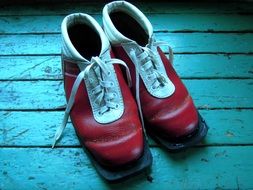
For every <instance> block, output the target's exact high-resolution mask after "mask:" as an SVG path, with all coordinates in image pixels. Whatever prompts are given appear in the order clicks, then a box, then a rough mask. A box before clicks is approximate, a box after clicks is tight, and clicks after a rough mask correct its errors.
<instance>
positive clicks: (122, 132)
mask: <svg viewBox="0 0 253 190" xmlns="http://www.w3.org/2000/svg"><path fill="white" fill-rule="evenodd" d="M63 63H64V64H63V66H64V88H65V92H66V97H67V100H68V99H69V96H70V93H71V89H72V86H73V84H74V81H75V80H76V76H77V75H78V73H79V72H80V70H79V68H78V67H77V65H76V64H75V63H72V62H70V61H67V60H63ZM114 68H115V71H116V74H117V78H118V81H119V84H120V88H121V92H122V96H123V101H124V106H125V109H124V113H123V115H122V116H121V118H120V119H118V120H117V121H114V122H112V123H108V124H100V123H98V122H96V120H95V119H94V117H93V114H92V110H91V106H90V103H89V99H88V95H87V91H86V88H85V83H84V82H82V84H81V85H80V87H79V89H78V91H77V94H76V98H75V103H74V105H73V107H72V110H71V113H70V117H71V121H72V123H73V125H74V128H75V130H76V133H77V135H78V136H79V138H80V139H81V141H82V143H83V144H84V145H85V147H86V148H87V149H88V150H89V151H90V152H91V154H92V155H93V156H94V157H95V159H96V160H97V161H98V162H99V163H100V164H102V165H105V166H110V167H116V166H120V165H123V164H127V163H129V162H132V161H134V160H136V159H138V158H139V157H140V156H141V155H142V152H143V133H142V127H141V123H140V120H139V115H138V111H137V106H136V103H135V101H134V99H133V97H132V94H131V92H130V89H129V87H128V86H127V84H126V82H125V80H124V78H123V76H122V73H121V70H120V68H119V66H117V65H116V66H114Z"/></svg>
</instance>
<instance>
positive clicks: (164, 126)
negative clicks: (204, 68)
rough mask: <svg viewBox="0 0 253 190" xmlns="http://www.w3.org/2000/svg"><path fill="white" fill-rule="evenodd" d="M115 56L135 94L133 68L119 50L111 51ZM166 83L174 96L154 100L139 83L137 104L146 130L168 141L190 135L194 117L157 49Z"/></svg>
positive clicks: (189, 101) (185, 93) (190, 104)
mask: <svg viewBox="0 0 253 190" xmlns="http://www.w3.org/2000/svg"><path fill="white" fill-rule="evenodd" d="M113 51H114V53H115V56H116V57H117V58H119V59H122V60H123V61H125V62H126V63H127V65H128V67H129V69H130V72H131V76H132V81H133V88H132V93H133V94H135V66H134V64H133V63H132V61H131V60H130V58H129V57H128V55H127V54H126V52H125V50H124V49H123V48H122V47H121V46H115V47H113ZM158 52H159V54H160V56H161V59H162V61H163V63H164V66H165V69H166V72H167V75H168V77H169V79H170V80H171V81H172V82H173V84H174V85H175V88H176V89H175V92H174V93H173V94H172V95H171V96H169V97H167V98H156V97H153V96H152V95H150V94H149V92H148V91H147V90H146V87H145V85H144V84H143V81H142V80H140V101H141V106H142V111H143V116H144V119H145V121H146V123H145V124H146V125H147V127H150V128H151V129H152V130H153V131H155V132H157V133H159V134H160V135H161V136H164V137H168V138H178V137H182V136H186V135H188V134H190V133H192V132H193V131H194V130H195V129H196V127H197V124H198V113H197V110H196V108H195V106H194V104H193V101H192V98H191V97H190V95H189V93H188V91H187V89H186V88H185V86H184V84H183V83H182V81H181V79H180V78H179V77H178V75H177V73H176V71H175V70H174V68H173V67H172V65H171V63H170V61H169V60H168V59H167V57H166V56H165V54H164V53H163V52H162V51H161V49H160V48H159V47H158Z"/></svg>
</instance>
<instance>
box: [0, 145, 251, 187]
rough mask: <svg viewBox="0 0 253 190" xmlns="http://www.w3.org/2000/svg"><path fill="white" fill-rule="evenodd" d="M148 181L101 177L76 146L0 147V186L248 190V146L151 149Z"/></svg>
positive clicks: (140, 178) (249, 161) (249, 168)
mask: <svg viewBox="0 0 253 190" xmlns="http://www.w3.org/2000/svg"><path fill="white" fill-rule="evenodd" d="M151 151H152V154H153V157H154V162H153V165H152V168H151V173H150V176H152V179H153V180H152V182H151V177H149V180H150V181H148V180H147V175H145V174H142V175H139V176H136V177H133V178H131V179H129V180H127V181H125V182H122V183H119V184H108V183H106V182H105V181H103V180H102V179H101V178H100V177H99V176H98V174H97V173H96V171H95V170H94V168H93V166H92V165H91V163H90V161H89V159H88V158H87V157H86V155H85V154H84V153H83V150H82V149H79V148H69V149H63V148H56V149H50V148H42V149H41V148H29V149H26V148H25V149H23V148H1V149H0V155H1V160H0V168H1V174H0V181H1V188H2V189H13V188H14V189H27V188H28V189H55V188H56V189H57V188H61V189H91V190H92V189H102V190H103V189H105V190H106V189H157V190H167V189H237V188H238V189H252V188H253V181H252V177H253V176H252V168H253V157H252V155H253V147H241V146H238V147H208V148H201V149H199V148H193V149H190V150H187V151H185V152H181V153H178V154H168V153H166V152H165V151H163V150H162V149H157V148H152V149H151Z"/></svg>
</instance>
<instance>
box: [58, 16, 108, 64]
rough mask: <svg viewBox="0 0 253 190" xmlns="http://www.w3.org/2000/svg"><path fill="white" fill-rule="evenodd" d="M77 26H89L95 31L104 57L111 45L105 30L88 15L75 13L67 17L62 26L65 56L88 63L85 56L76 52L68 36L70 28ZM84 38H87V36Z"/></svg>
mask: <svg viewBox="0 0 253 190" xmlns="http://www.w3.org/2000/svg"><path fill="white" fill-rule="evenodd" d="M75 24H87V25H89V26H90V27H91V28H93V29H94V32H97V33H98V35H99V36H100V39H101V44H102V47H101V51H100V55H102V54H103V53H104V52H106V51H107V50H108V49H109V47H110V43H109V41H108V39H107V37H106V35H105V33H104V31H103V29H102V28H101V27H100V25H99V24H98V23H97V21H96V20H95V19H94V18H92V17H91V16H89V15H87V14H83V13H73V14H70V15H68V16H66V17H65V18H64V19H63V21H62V24H61V32H62V44H63V45H62V53H63V54H64V56H66V57H68V58H71V59H75V60H78V61H86V59H85V58H84V57H83V56H81V55H80V53H79V52H78V51H77V50H76V48H75V47H74V45H73V44H72V42H71V40H70V38H69V35H68V28H69V27H70V26H73V25H75ZM83 37H84V38H85V34H84V36H83ZM100 55H99V56H100Z"/></svg>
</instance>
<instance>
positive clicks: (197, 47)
mask: <svg viewBox="0 0 253 190" xmlns="http://www.w3.org/2000/svg"><path fill="white" fill-rule="evenodd" d="M156 37H157V39H158V40H162V41H167V42H168V43H169V44H170V45H171V47H172V48H173V50H174V52H175V53H253V34H251V33H245V34H213V33H204V34H202V33H169V34H168V33H157V34H156ZM164 50H166V51H167V50H168V49H166V48H165V49H164ZM60 51H61V37H60V35H59V34H47V35H46V34H44V35H0V55H13V54H14V55H34V54H35V55H48V54H60Z"/></svg>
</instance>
